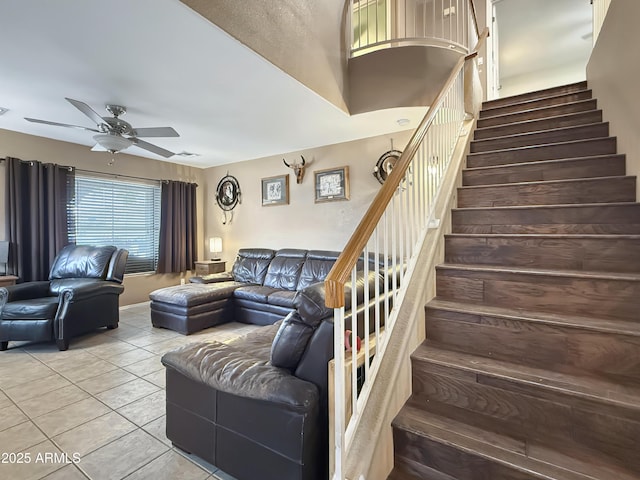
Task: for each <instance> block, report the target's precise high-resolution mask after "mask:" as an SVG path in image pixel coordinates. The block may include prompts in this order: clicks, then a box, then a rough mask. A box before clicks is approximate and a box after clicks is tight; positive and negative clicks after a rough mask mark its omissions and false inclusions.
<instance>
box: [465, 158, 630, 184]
mask: <svg viewBox="0 0 640 480" xmlns="http://www.w3.org/2000/svg"><path fill="white" fill-rule="evenodd" d="M624 174H625V156H624V155H611V156H604V157H588V158H580V159H568V160H558V161H554V162H553V163H549V162H531V163H525V164H521V165H510V166H505V167H495V168H489V169H481V170H475V169H472V170H469V169H467V170H464V171H463V172H462V184H463V185H465V186H477V185H494V184H497V183H516V182H541V181H545V180H568V179H573V178H592V177H607V176H615V175H624Z"/></svg>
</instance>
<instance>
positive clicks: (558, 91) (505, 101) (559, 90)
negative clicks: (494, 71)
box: [482, 80, 588, 110]
mask: <svg viewBox="0 0 640 480" xmlns="http://www.w3.org/2000/svg"><path fill="white" fill-rule="evenodd" d="M584 90H588V85H587V82H586V80H582V81H580V82H574V83H570V84H567V85H559V86H557V87H549V88H543V89H541V90H534V91H532V92H526V93H519V94H517V95H510V96H508V97H502V98H495V99H493V100H485V101H484V102H482V109H483V110H484V109H490V108H493V107H498V106H500V107H502V106H505V105H513V104H514V103H522V102H524V101H527V100H532V99H534V98H536V99H540V98H547V97H552V96H557V95H564V94H567V93H575V92H581V91H584Z"/></svg>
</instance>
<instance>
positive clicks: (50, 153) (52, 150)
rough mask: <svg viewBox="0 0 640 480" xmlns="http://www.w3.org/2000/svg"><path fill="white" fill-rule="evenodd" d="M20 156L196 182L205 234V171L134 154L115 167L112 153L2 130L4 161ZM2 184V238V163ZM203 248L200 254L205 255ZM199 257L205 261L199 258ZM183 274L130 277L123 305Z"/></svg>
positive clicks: (1, 214) (1, 222)
mask: <svg viewBox="0 0 640 480" xmlns="http://www.w3.org/2000/svg"><path fill="white" fill-rule="evenodd" d="M4 157H16V158H20V159H22V160H38V161H41V162H44V163H57V164H59V165H70V166H73V167H77V168H79V169H83V170H91V171H96V172H102V173H113V174H120V175H130V176H137V177H142V178H152V179H168V180H182V181H188V182H195V183H197V184H198V185H199V188H198V194H197V195H198V226H197V228H198V234H199V236H201V235H202V232H203V231H204V226H203V218H204V215H203V208H202V207H203V198H204V193H203V191H204V188H203V183H204V176H203V170H201V169H198V168H193V167H187V166H183V165H178V164H176V163H170V162H163V161H157V160H151V159H148V158H142V157H136V156H133V155H126V154H118V155H117V157H116V162H115V164H114V165H113V166H111V167H110V166H108V165H107V162H108V161H109V160H110V159H111V156H110V154H108V153H98V152H91V151H90V150H89V147H87V146H82V145H75V144H71V143H66V142H60V141H56V140H50V139H46V138H43V137H36V136H32V135H25V134H23V133H18V132H10V131H8V130H1V129H0V158H4ZM0 185H2V191H3V195H2V196H0V204H1V206H0V239H5V238H6V218H5V206H4V202H5V198H4V188H5V187H4V185H5V163H4V162H3V163H0ZM201 248H202V247H199V253H202V250H201ZM199 258H202V256H201V255H199ZM181 276H186V277H188V276H189V275H188V274H182V275H177V274H174V275H140V274H137V275H127V276H126V278H125V281H124V286H125V291H124V293H123V294H122V296H121V297H120V304H121V305H128V304H131V303H138V302H143V301H147V300H148V299H149V292H150V291H152V290H155V289H156V288H161V287H164V286H168V285H175V284H178V283H180V277H181Z"/></svg>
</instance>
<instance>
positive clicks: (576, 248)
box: [445, 236, 640, 273]
mask: <svg viewBox="0 0 640 480" xmlns="http://www.w3.org/2000/svg"><path fill="white" fill-rule="evenodd" d="M445 262H447V263H458V264H468V265H473V264H475V265H491V266H511V267H533V268H542V269H552V268H555V269H563V270H587V271H601V272H627V273H636V272H640V241H639V240H637V239H635V238H631V239H625V238H617V239H612V238H602V239H598V238H544V237H534V238H518V237H490V236H488V237H446V238H445Z"/></svg>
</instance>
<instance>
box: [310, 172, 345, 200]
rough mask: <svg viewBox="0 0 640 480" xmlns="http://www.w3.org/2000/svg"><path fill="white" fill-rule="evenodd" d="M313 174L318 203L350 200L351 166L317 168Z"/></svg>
mask: <svg viewBox="0 0 640 480" xmlns="http://www.w3.org/2000/svg"><path fill="white" fill-rule="evenodd" d="M313 175H314V177H315V185H316V203H320V202H333V201H336V200H349V167H338V168H328V169H326V170H316V171H315V172H313Z"/></svg>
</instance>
